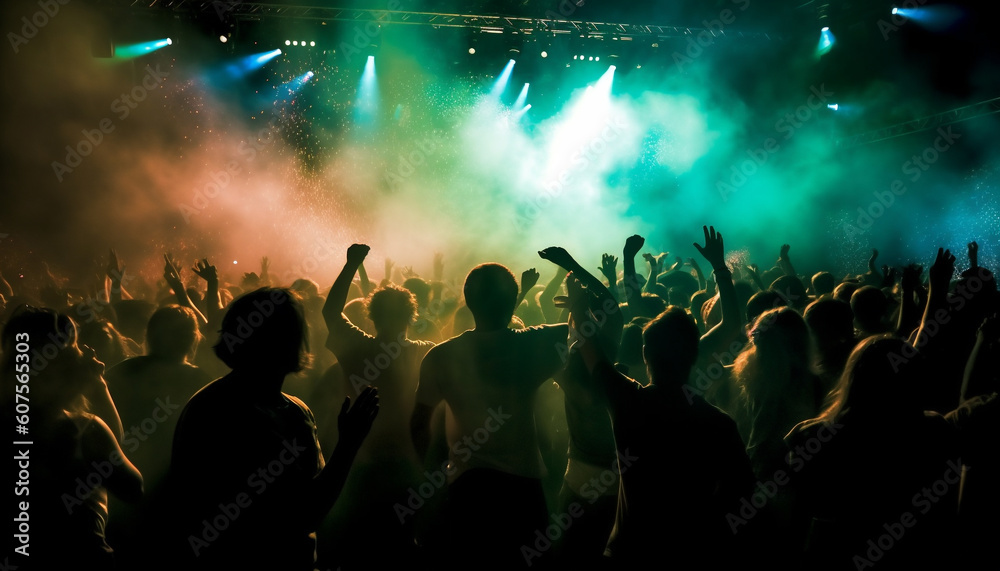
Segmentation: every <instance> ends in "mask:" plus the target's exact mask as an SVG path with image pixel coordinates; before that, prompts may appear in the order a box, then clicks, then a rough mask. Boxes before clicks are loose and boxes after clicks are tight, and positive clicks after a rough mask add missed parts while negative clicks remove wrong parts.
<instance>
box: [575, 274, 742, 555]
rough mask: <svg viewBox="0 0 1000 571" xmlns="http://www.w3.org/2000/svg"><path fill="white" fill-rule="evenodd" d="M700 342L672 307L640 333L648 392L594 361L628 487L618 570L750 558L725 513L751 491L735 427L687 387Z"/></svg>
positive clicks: (618, 528) (620, 517)
mask: <svg viewBox="0 0 1000 571" xmlns="http://www.w3.org/2000/svg"><path fill="white" fill-rule="evenodd" d="M571 296H572V293H571ZM698 345H699V332H698V328H697V325H695V323H694V321H693V320H692V319H691V317H690V316H688V314H687V313H686V312H685V311H684V310H683V309H681V308H679V307H670V308H669V309H667V311H665V312H663V313H662V314H660V315H659V316H658V317H656V318H655V319H653V320H652V321H650V322H649V323H648V324H646V326H645V327H644V329H643V359H644V361H645V362H646V365H647V367H648V369H649V374H650V379H651V382H650V384H649V385H648V386H646V387H643V386H641V385H640V384H639V383H637V382H635V381H634V380H632V379H630V378H628V377H626V376H624V375H622V374H621V373H619V372H618V371H616V370H615V369H614V367H613V366H612V365H611V363H610V362H608V361H607V360H606V359H600V358H596V359H595V358H594V357H590V358H589V359H590V361H591V362H593V366H592V369H593V375H594V377H595V379H596V380H597V381H598V383H600V384H601V385H602V386H604V387H605V389H606V391H607V395H608V402H609V410H610V412H611V421H612V426H613V428H614V433H615V442H616V443H617V446H618V456H619V458H618V469H619V471H620V474H621V487H620V488H619V496H618V513H617V517H616V524H615V529H614V531H613V533H612V537H611V540H610V541H609V543H608V551H607V554H608V555H609V556H610V557H611V558H612V560H613V561H614V562H615V564H616V565H617V566H620V567H621V568H630V567H632V566H636V565H644V564H646V562H648V561H650V560H664V561H665V562H666V563H667V564H668V565H670V564H676V565H681V566H682V568H691V567H692V566H694V565H697V566H708V568H714V567H716V566H726V565H728V564H730V563H733V562H735V561H739V560H741V559H743V558H745V556H746V555H747V554H746V553H742V552H741V550H740V545H741V540H742V537H741V536H737V534H736V533H735V532H736V530H734V529H732V527H731V525H730V523H729V521H730V520H729V519H727V517H728V515H729V514H731V513H735V512H737V511H738V509H739V506H740V500H741V498H749V497H750V495H751V493H752V492H753V481H754V477H753V471H752V470H751V468H750V461H749V458H748V457H747V454H746V451H745V449H744V444H743V441H742V439H741V438H740V435H739V431H738V430H737V428H736V423H735V422H734V421H733V420H732V419H731V418H729V417H728V416H727V415H726V414H725V413H723V412H722V411H720V410H719V409H717V408H715V407H714V406H712V405H710V404H708V403H707V402H706V401H705V400H704V399H702V398H701V397H700V396H697V395H694V394H691V393H690V392H688V391H685V390H684V387H685V382H686V381H687V378H688V376H689V373H690V369H691V366H692V364H693V363H694V362H695V360H696V359H697V354H698ZM584 347H586V346H584Z"/></svg>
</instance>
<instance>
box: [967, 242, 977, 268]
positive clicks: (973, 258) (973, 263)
mask: <svg viewBox="0 0 1000 571" xmlns="http://www.w3.org/2000/svg"><path fill="white" fill-rule="evenodd" d="M969 267H970V268H978V267H979V244H977V243H975V242H969Z"/></svg>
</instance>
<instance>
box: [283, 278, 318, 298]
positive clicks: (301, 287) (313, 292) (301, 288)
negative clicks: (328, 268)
mask: <svg viewBox="0 0 1000 571" xmlns="http://www.w3.org/2000/svg"><path fill="white" fill-rule="evenodd" d="M290 289H291V290H292V291H293V292H295V293H297V294H298V295H299V297H301V298H302V299H316V298H318V297H319V284H318V283H316V282H314V281H313V280H311V279H309V278H299V279H297V280H295V281H294V282H292V287H291V288H290Z"/></svg>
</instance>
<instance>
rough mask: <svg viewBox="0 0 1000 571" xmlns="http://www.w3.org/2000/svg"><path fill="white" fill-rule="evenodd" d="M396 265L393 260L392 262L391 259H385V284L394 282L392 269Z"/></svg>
mask: <svg viewBox="0 0 1000 571" xmlns="http://www.w3.org/2000/svg"><path fill="white" fill-rule="evenodd" d="M394 265H395V264H393V262H392V260H390V259H389V258H386V259H385V282H386V283H390V282H392V268H393V266H394Z"/></svg>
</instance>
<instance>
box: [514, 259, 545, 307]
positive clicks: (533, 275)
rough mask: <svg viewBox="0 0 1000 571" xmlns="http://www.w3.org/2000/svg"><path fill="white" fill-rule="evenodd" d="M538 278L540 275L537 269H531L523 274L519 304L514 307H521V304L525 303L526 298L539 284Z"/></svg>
mask: <svg viewBox="0 0 1000 571" xmlns="http://www.w3.org/2000/svg"><path fill="white" fill-rule="evenodd" d="M538 278H539V275H538V272H537V271H535V268H529V269H527V270H524V272H522V273H521V291H520V292H519V293H518V294H517V302H516V303H515V304H514V307H518V306H520V305H521V302H522V301H524V297H525V296H526V295H528V292H529V291H531V288H533V287H535V284H537V283H538Z"/></svg>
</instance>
